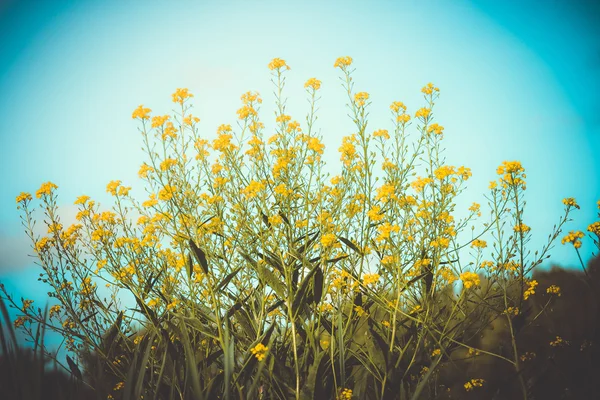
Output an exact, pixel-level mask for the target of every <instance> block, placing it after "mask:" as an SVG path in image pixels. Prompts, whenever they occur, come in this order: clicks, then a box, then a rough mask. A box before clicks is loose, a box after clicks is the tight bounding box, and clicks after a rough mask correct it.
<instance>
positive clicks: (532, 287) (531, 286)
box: [523, 279, 538, 300]
mask: <svg viewBox="0 0 600 400" xmlns="http://www.w3.org/2000/svg"><path fill="white" fill-rule="evenodd" d="M537 285H538V282H537V281H536V280H535V279H534V280H532V281H531V282H529V287H528V288H527V290H525V291H524V292H523V300H527V299H528V298H529V296H531V295H534V294H535V287H536V286H537Z"/></svg>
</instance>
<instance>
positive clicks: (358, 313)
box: [354, 306, 367, 317]
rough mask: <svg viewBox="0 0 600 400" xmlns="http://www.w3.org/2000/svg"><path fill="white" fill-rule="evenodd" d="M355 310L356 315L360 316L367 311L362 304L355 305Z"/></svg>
mask: <svg viewBox="0 0 600 400" xmlns="http://www.w3.org/2000/svg"><path fill="white" fill-rule="evenodd" d="M354 311H355V312H356V315H358V316H359V317H362V316H363V315H365V314H366V313H367V312H366V311H365V309H364V308H362V307H361V306H354Z"/></svg>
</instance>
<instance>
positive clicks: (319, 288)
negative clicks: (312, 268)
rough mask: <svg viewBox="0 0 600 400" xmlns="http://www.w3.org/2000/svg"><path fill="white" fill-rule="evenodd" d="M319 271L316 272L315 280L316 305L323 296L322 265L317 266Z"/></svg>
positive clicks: (314, 299) (314, 296)
mask: <svg viewBox="0 0 600 400" xmlns="http://www.w3.org/2000/svg"><path fill="white" fill-rule="evenodd" d="M316 268H317V271H316V272H315V280H314V282H313V302H314V303H315V304H316V305H319V303H320V302H321V298H322V297H323V282H324V276H323V270H322V269H321V266H317V267H316Z"/></svg>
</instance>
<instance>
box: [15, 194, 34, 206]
mask: <svg viewBox="0 0 600 400" xmlns="http://www.w3.org/2000/svg"><path fill="white" fill-rule="evenodd" d="M25 201H31V195H30V194H29V193H26V192H21V194H20V195H18V196H17V204H19V203H23V202H25Z"/></svg>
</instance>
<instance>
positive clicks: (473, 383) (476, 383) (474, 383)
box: [464, 379, 485, 392]
mask: <svg viewBox="0 0 600 400" xmlns="http://www.w3.org/2000/svg"><path fill="white" fill-rule="evenodd" d="M484 382H485V381H484V380H483V379H471V380H470V381H469V382H467V383H465V384H464V387H465V390H466V391H467V392H470V391H471V390H473V389H475V388H476V387H483V383H484Z"/></svg>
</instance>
